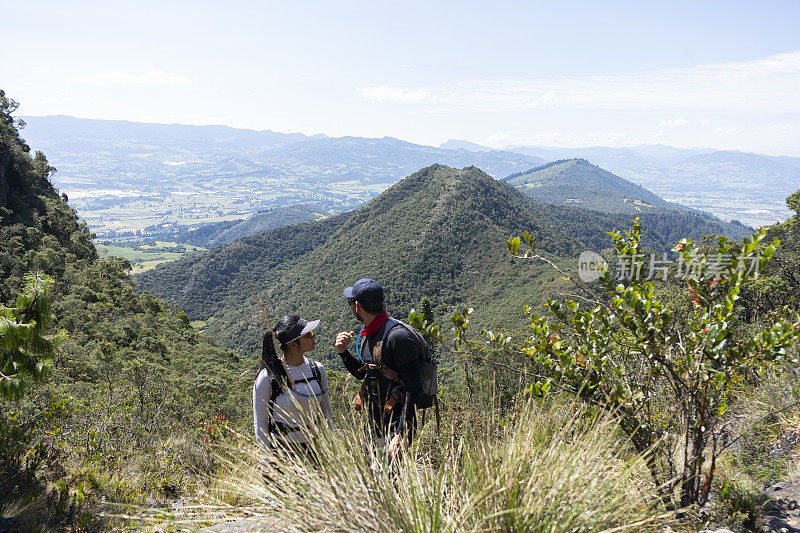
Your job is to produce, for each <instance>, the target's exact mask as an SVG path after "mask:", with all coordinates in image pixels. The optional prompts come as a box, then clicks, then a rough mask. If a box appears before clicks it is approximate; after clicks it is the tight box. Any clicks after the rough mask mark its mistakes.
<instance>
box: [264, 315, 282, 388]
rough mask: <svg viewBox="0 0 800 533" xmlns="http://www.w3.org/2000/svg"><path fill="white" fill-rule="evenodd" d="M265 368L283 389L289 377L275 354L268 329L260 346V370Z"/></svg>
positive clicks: (273, 342)
mask: <svg viewBox="0 0 800 533" xmlns="http://www.w3.org/2000/svg"><path fill="white" fill-rule="evenodd" d="M265 368H266V369H267V372H269V373H270V375H271V376H272V377H273V378H275V379H276V380H277V381H278V385H279V386H280V387H282V388H285V387H286V386H287V385H288V383H289V375H288V374H287V373H286V367H284V366H283V361H281V359H280V357H278V354H277V353H276V352H275V341H274V340H273V339H272V330H270V329H268V330H267V332H266V333H264V340H263V342H262V344H261V369H262V370H263V369H265ZM259 372H260V370H259Z"/></svg>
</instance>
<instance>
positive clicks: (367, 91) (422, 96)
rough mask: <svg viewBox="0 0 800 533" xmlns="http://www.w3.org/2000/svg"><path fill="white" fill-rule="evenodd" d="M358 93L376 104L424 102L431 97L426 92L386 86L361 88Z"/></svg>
mask: <svg viewBox="0 0 800 533" xmlns="http://www.w3.org/2000/svg"><path fill="white" fill-rule="evenodd" d="M357 91H358V92H359V93H360V94H361V96H363V97H364V98H366V99H368V100H372V101H374V102H388V101H395V102H423V101H425V100H428V98H429V97H430V95H429V94H428V93H427V92H426V91H421V90H418V91H408V90H406V89H402V88H400V87H387V86H386V85H381V86H379V87H365V88H360V89H357Z"/></svg>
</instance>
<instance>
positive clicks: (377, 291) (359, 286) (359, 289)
mask: <svg viewBox="0 0 800 533" xmlns="http://www.w3.org/2000/svg"><path fill="white" fill-rule="evenodd" d="M342 294H344V297H345V298H350V299H353V300H358V301H359V302H374V301H375V300H383V287H382V286H381V284H380V283H378V282H377V281H375V280H374V279H366V278H364V279H360V280H358V281H356V282H355V283H354V284H353V286H352V287H347V288H346V289H345V290H344V292H343V293H342Z"/></svg>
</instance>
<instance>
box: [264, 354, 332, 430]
mask: <svg viewBox="0 0 800 533" xmlns="http://www.w3.org/2000/svg"><path fill="white" fill-rule="evenodd" d="M307 359H308V366H310V367H311V377H307V378H304V379H300V380H297V381H295V382H294V384H295V385H297V384H298V383H311V382H312V381H316V382H317V383H318V384H319V388H320V390H322V373H321V372H320V371H319V363H317V362H316V361H314V360H313V359H310V358H307ZM269 379H270V386H271V387H272V394H270V397H269V416H268V418H267V434H269V435H272V434H273V433H274V432H275V430H276V429H277V430H278V431H279V432H280V433H283V434H285V433H287V432H290V431H299V430H301V429H304V427H303V426H298V427H294V426H290V425H288V424H284V423H283V422H277V421H275V418H274V417H273V416H272V413H273V411H274V410H275V401H276V400H277V399H278V397H279V396H280V395H281V394H283V393H285V392H286V389H284V388H282V387H281V386H280V383H278V380H277V379H276V378H275V376H273V375H272V374H270V376H269Z"/></svg>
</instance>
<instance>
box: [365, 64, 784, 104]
mask: <svg viewBox="0 0 800 533" xmlns="http://www.w3.org/2000/svg"><path fill="white" fill-rule="evenodd" d="M797 87H800V50H797V51H793V52H788V53H784V54H777V55H773V56H769V57H765V58H762V59H758V60H755V61H742V62H728V63H719V64H713V65H700V66H694V67H687V68H681V69H666V70H655V71H647V72H637V73H621V74H612V75H604V76H571V77H570V76H561V77H552V78H549V79H518V78H514V79H490V80H484V81H482V82H470V83H460V84H457V85H454V86H450V87H438V88H432V87H415V88H408V87H388V86H379V87H367V88H360V89H358V92H359V93H360V94H361V95H362V96H363V97H365V98H368V99H370V100H373V101H378V102H404V103H409V104H424V105H427V106H431V107H442V108H447V109H450V110H456V109H467V110H476V111H477V110H480V111H507V110H519V109H577V110H586V109H613V110H619V109H640V110H648V109H664V108H672V109H687V110H698V109H703V110H724V111H726V112H736V111H742V112H744V111H747V112H774V113H792V112H794V113H800V98H798V97H797Z"/></svg>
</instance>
